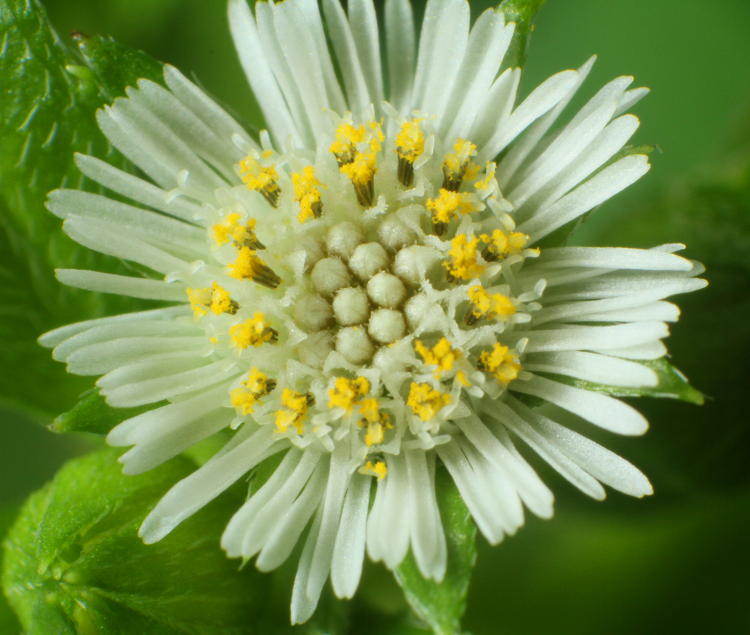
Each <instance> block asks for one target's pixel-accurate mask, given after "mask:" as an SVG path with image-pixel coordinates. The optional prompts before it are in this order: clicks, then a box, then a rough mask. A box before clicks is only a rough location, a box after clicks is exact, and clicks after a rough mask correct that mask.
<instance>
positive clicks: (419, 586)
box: [394, 469, 476, 635]
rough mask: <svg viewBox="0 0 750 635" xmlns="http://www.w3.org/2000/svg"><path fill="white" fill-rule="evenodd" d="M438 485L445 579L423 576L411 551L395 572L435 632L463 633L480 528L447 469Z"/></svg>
mask: <svg viewBox="0 0 750 635" xmlns="http://www.w3.org/2000/svg"><path fill="white" fill-rule="evenodd" d="M435 488H436V491H437V499H438V506H439V508H440V517H441V518H442V521H443V527H444V529H445V538H446V541H447V544H448V566H447V569H446V573H445V578H444V579H443V581H442V582H439V583H438V582H434V581H432V580H426V579H425V578H423V577H422V574H421V573H420V572H419V568H418V567H417V563H416V561H415V560H414V556H413V555H412V554H411V552H410V553H409V554H408V555H407V557H406V558H405V559H404V561H403V562H402V563H401V564H400V565H399V566H398V567H397V568H396V570H395V571H394V573H395V576H396V580H397V581H398V583H399V585H401V588H402V589H403V591H404V595H405V596H406V599H407V601H408V602H409V605H410V606H411V608H412V609H413V610H414V612H415V613H416V614H417V615H418V616H419V617H420V618H421V619H422V620H424V621H425V622H426V623H427V624H428V625H429V626H430V628H432V630H433V631H434V632H435V633H437V634H440V635H443V634H445V635H448V634H453V633H458V632H460V622H461V617H462V616H463V613H464V610H465V608H466V595H467V593H468V591H469V582H470V581H471V573H472V570H473V568H474V562H475V561H476V527H475V525H474V521H472V519H471V515H470V514H469V510H468V509H467V507H466V504H465V503H464V502H463V499H462V498H461V495H460V494H459V493H458V489H457V488H456V486H455V484H454V483H453V481H452V479H451V478H450V476H449V475H448V474H447V472H445V470H442V469H440V470H438V472H437V474H436V483H435Z"/></svg>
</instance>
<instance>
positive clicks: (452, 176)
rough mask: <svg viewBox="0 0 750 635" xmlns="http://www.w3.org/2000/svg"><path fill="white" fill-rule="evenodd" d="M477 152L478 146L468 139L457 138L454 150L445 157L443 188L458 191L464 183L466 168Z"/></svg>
mask: <svg viewBox="0 0 750 635" xmlns="http://www.w3.org/2000/svg"><path fill="white" fill-rule="evenodd" d="M476 153H477V147H476V146H475V145H474V144H473V143H471V141H466V139H456V143H455V144H453V152H449V153H448V154H446V155H445V157H444V158H443V188H445V189H446V190H450V191H451V192H456V191H458V189H459V188H460V187H461V183H463V180H464V176H465V175H466V168H468V167H469V162H470V161H471V157H473V156H475V155H476Z"/></svg>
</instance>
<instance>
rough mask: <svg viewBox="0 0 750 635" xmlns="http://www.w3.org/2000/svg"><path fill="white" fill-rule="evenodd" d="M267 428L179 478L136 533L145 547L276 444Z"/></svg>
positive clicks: (208, 499)
mask: <svg viewBox="0 0 750 635" xmlns="http://www.w3.org/2000/svg"><path fill="white" fill-rule="evenodd" d="M275 441H276V439H274V438H273V436H272V434H271V432H270V430H269V429H268V428H261V429H260V430H258V431H257V432H255V434H253V435H252V436H251V437H250V438H249V439H247V440H245V441H244V442H243V443H242V444H240V445H239V446H237V447H236V448H234V449H233V450H231V451H230V452H227V453H226V454H223V455H221V456H219V457H214V458H212V459H210V460H209V461H208V462H207V463H205V464H204V465H203V466H202V467H200V468H199V469H198V470H196V471H195V472H193V473H192V474H191V475H190V476H188V477H187V478H184V479H182V480H181V481H180V482H179V483H177V485H175V486H174V487H173V488H172V489H170V490H169V492H167V493H166V495H165V496H164V497H163V498H162V499H161V500H160V501H159V503H158V504H157V505H156V507H155V508H154V509H153V510H152V511H151V513H150V514H149V515H148V516H147V517H146V519H145V520H144V521H143V524H142V525H141V527H140V529H139V530H138V534H139V535H140V536H141V538H142V539H143V542H145V543H146V544H147V545H150V544H153V543H155V542H157V541H159V540H161V539H162V538H163V537H164V536H166V535H167V534H168V533H169V532H171V531H172V530H173V529H174V528H175V527H176V526H177V525H179V524H180V523H181V522H182V521H183V520H185V519H186V518H189V517H190V516H192V515H193V514H194V513H195V512H197V511H198V510H199V509H201V508H202V507H203V506H204V505H206V504H208V503H209V502H211V501H212V500H213V499H214V498H216V497H217V496H218V495H219V494H221V493H222V492H223V491H224V490H225V489H227V488H228V487H230V486H231V485H232V484H233V483H234V482H235V481H237V479H239V478H241V477H242V476H243V475H244V474H246V473H247V472H248V471H249V470H251V469H252V468H253V467H255V465H256V464H257V463H258V461H260V460H261V459H262V458H264V457H265V456H267V450H268V449H269V447H270V446H271V445H272V444H273V443H275Z"/></svg>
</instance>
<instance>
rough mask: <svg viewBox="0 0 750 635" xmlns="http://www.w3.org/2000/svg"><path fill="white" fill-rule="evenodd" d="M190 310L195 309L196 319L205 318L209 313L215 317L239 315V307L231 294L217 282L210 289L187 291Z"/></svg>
mask: <svg viewBox="0 0 750 635" xmlns="http://www.w3.org/2000/svg"><path fill="white" fill-rule="evenodd" d="M186 293H187V296H188V300H189V301H190V308H192V309H193V315H194V316H195V317H198V318H200V317H203V316H204V315H206V314H207V313H208V312H209V311H211V313H213V314H214V315H221V314H222V313H232V314H233V313H237V309H239V308H240V307H239V305H238V304H237V303H236V302H235V301H234V300H232V298H231V296H230V295H229V292H228V291H227V290H226V289H224V288H223V287H221V286H220V285H218V284H217V283H216V282H213V283H211V286H210V287H206V288H204V289H187V290H186Z"/></svg>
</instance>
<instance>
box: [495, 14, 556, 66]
mask: <svg viewBox="0 0 750 635" xmlns="http://www.w3.org/2000/svg"><path fill="white" fill-rule="evenodd" d="M545 1H546V0H503V2H501V3H500V6H499V7H498V9H499V10H500V11H501V12H502V13H503V14H504V15H505V20H506V21H507V22H515V23H516V30H515V33H513V40H512V41H511V43H510V47H509V48H508V52H507V53H506V55H505V60H504V61H503V66H504V67H510V68H515V67H517V66H523V64H524V62H525V61H526V53H527V51H528V48H529V39H530V37H531V33H532V31H533V30H534V19H535V18H536V14H537V13H539V10H540V9H541V8H542V5H543V4H544V3H545Z"/></svg>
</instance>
